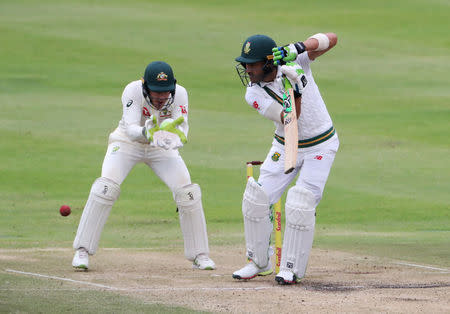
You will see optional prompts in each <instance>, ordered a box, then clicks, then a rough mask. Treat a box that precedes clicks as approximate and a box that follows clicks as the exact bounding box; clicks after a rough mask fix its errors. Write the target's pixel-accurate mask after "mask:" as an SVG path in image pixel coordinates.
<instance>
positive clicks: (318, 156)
mask: <svg viewBox="0 0 450 314" xmlns="http://www.w3.org/2000/svg"><path fill="white" fill-rule="evenodd" d="M314 159H317V160H322V156H320V155H317V156H316V157H314Z"/></svg>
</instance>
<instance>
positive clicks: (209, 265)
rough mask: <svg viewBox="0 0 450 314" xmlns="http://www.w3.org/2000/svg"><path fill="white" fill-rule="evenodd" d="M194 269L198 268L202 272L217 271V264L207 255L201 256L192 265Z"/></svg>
mask: <svg viewBox="0 0 450 314" xmlns="http://www.w3.org/2000/svg"><path fill="white" fill-rule="evenodd" d="M192 267H193V268H198V269H202V270H213V269H216V264H214V261H213V260H212V259H210V258H209V257H208V255H206V254H199V255H197V257H196V258H195V260H194V263H193V264H192Z"/></svg>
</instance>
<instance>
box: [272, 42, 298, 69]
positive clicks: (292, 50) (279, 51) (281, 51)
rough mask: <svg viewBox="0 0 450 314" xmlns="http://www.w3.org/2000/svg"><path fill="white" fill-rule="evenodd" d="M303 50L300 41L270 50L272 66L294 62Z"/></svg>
mask: <svg viewBox="0 0 450 314" xmlns="http://www.w3.org/2000/svg"><path fill="white" fill-rule="evenodd" d="M305 50H306V47H305V45H304V44H303V43H302V42H301V41H299V42H298V43H295V44H289V45H287V46H280V47H275V48H273V49H272V54H273V64H275V65H282V64H284V63H286V62H290V61H294V60H295V59H297V56H298V55H299V54H301V53H303V52H304V51H305Z"/></svg>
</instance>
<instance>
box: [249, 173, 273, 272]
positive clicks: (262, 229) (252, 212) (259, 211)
mask: <svg viewBox="0 0 450 314" xmlns="http://www.w3.org/2000/svg"><path fill="white" fill-rule="evenodd" d="M270 213H271V212H270V204H269V197H268V196H267V195H266V193H265V192H264V190H263V189H262V187H261V185H259V184H258V183H257V182H256V181H255V179H253V178H252V177H250V178H249V179H248V181H247V186H246V188H245V192H244V198H243V200H242V214H243V215H244V229H245V242H246V246H247V257H248V258H249V259H251V260H252V261H253V262H254V263H255V264H256V265H257V266H258V267H259V268H264V267H267V264H268V263H269V245H270V236H271V234H272V229H273V226H272V222H271V221H270Z"/></svg>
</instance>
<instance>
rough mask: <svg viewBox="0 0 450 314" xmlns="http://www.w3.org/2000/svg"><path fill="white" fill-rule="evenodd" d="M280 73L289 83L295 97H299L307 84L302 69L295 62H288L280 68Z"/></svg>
mask: <svg viewBox="0 0 450 314" xmlns="http://www.w3.org/2000/svg"><path fill="white" fill-rule="evenodd" d="M280 71H281V73H283V74H284V75H285V76H286V77H287V78H288V80H289V82H290V83H291V85H292V88H293V89H294V95H295V97H299V96H301V95H302V93H303V90H304V89H305V87H306V84H307V83H308V80H307V79H306V76H305V72H304V71H303V69H302V68H301V67H300V66H299V65H298V64H297V63H296V62H288V63H286V64H285V65H282V66H281V68H280Z"/></svg>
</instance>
